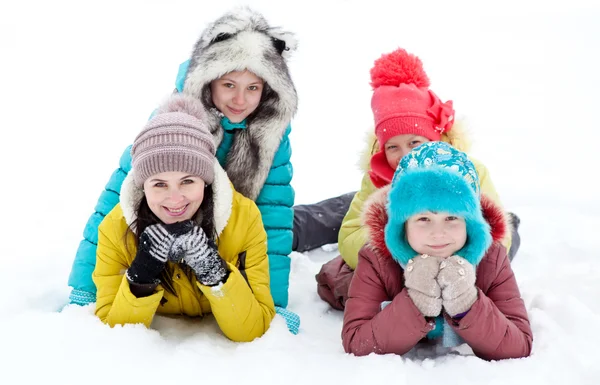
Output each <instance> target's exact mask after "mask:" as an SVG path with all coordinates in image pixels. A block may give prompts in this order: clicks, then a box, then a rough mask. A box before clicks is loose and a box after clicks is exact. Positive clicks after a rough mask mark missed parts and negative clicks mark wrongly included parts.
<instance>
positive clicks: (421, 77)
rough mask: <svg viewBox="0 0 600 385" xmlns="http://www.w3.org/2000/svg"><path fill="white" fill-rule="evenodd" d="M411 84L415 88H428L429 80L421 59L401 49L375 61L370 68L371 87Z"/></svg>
mask: <svg viewBox="0 0 600 385" xmlns="http://www.w3.org/2000/svg"><path fill="white" fill-rule="evenodd" d="M402 83H413V84H415V85H416V86H417V87H429V78H428V77H427V74H426V73H425V71H424V70H423V63H422V62H421V59H419V58H418V57H416V56H415V55H412V54H410V53H408V52H406V50H404V49H402V48H398V49H397V50H395V51H394V52H391V53H388V54H385V55H383V56H381V57H380V58H379V59H377V60H375V65H374V66H373V68H371V87H373V88H374V89H375V88H377V87H379V86H396V87H397V86H399V85H400V84H402Z"/></svg>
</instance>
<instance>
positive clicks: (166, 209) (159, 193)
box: [144, 171, 205, 224]
mask: <svg viewBox="0 0 600 385" xmlns="http://www.w3.org/2000/svg"><path fill="white" fill-rule="evenodd" d="M204 186H205V183H204V181H203V180H202V179H201V178H200V177H199V176H194V175H189V174H186V173H183V172H178V171H170V172H162V173H160V174H156V175H152V176H151V177H150V178H148V179H147V180H146V181H145V182H144V195H145V196H146V201H147V202H148V207H150V210H152V212H153V213H154V215H156V216H157V217H158V218H159V219H160V220H161V221H162V222H163V223H165V224H171V223H175V222H181V221H185V220H188V219H192V217H193V216H194V215H195V214H196V212H197V211H198V209H199V208H200V205H201V204H202V200H203V199H204Z"/></svg>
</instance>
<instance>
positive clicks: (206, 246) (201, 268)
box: [179, 226, 229, 286]
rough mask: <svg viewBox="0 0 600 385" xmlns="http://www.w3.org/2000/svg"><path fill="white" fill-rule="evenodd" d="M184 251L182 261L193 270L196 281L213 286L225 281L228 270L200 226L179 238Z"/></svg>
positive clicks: (215, 247)
mask: <svg viewBox="0 0 600 385" xmlns="http://www.w3.org/2000/svg"><path fill="white" fill-rule="evenodd" d="M179 240H180V241H182V243H183V249H184V251H185V254H184V257H183V262H184V263H185V264H187V265H188V266H189V267H191V268H192V270H194V273H195V275H196V278H197V279H198V282H200V283H201V284H203V285H205V286H215V285H218V284H219V283H222V282H225V281H226V280H227V276H228V275H229V271H228V270H227V264H226V263H225V261H224V260H223V258H221V256H220V255H219V251H218V250H217V246H216V245H215V243H214V242H213V241H212V240H210V239H209V238H208V237H207V236H206V233H205V232H204V230H202V228H201V227H200V226H194V228H193V230H192V231H191V232H189V233H187V234H184V235H182V236H181V237H180V238H179Z"/></svg>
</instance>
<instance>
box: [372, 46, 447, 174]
mask: <svg viewBox="0 0 600 385" xmlns="http://www.w3.org/2000/svg"><path fill="white" fill-rule="evenodd" d="M429 84H430V83H429V78H428V77H427V74H426V73H425V71H424V70H423V63H422V62H421V60H420V59H419V58H418V57H416V56H414V55H412V54H409V53H408V52H406V51H405V50H404V49H401V48H399V49H397V50H396V51H393V52H391V53H389V54H385V55H383V56H382V57H381V58H379V59H377V60H376V61H375V65H374V66H373V68H372V69H371V86H372V87H373V96H372V98H371V109H372V110H373V116H374V119H375V136H376V137H377V142H378V143H379V151H378V152H377V153H376V154H374V155H373V157H372V158H371V169H372V170H373V173H374V174H376V175H375V176H378V177H379V178H381V179H383V180H384V181H385V182H387V183H389V181H390V179H391V177H392V175H393V174H394V170H393V169H392V168H391V167H390V166H389V165H388V163H387V160H386V157H385V150H384V148H385V147H384V146H385V143H386V142H387V141H388V140H389V139H390V138H392V137H394V136H397V135H403V134H414V135H420V136H424V137H426V138H427V139H429V140H430V141H439V140H440V138H441V135H442V133H444V132H447V131H450V130H451V129H452V125H453V123H454V109H453V107H452V101H447V102H445V103H442V101H441V100H440V98H438V97H437V95H436V94H435V93H434V92H433V91H431V90H430V89H429ZM372 179H373V178H372ZM373 182H374V183H375V180H373ZM378 184H381V183H378Z"/></svg>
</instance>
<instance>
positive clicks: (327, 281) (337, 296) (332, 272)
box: [315, 213, 521, 310]
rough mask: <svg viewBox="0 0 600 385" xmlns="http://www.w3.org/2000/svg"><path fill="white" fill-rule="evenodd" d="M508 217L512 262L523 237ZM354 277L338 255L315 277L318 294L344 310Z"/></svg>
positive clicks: (513, 217)
mask: <svg viewBox="0 0 600 385" xmlns="http://www.w3.org/2000/svg"><path fill="white" fill-rule="evenodd" d="M508 215H509V226H510V230H511V233H512V243H511V246H510V250H509V251H508V259H509V260H510V261H512V260H513V258H514V257H515V255H516V254H517V251H518V250H519V246H520V245H521V236H520V235H519V225H520V224H521V220H520V219H519V217H518V216H516V215H515V214H513V213H508ZM353 276H354V270H352V269H351V268H350V266H348V265H347V264H346V262H344V260H343V259H342V256H341V255H338V256H337V257H335V258H333V259H332V260H331V261H329V262H326V263H324V264H323V266H322V267H321V270H320V271H319V273H318V274H317V275H316V276H315V278H316V280H317V294H319V297H321V299H322V300H323V301H325V302H327V303H328V304H329V305H331V307H333V308H334V309H338V310H344V307H345V305H346V300H347V299H348V289H349V288H350V282H351V281H352V277H353Z"/></svg>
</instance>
